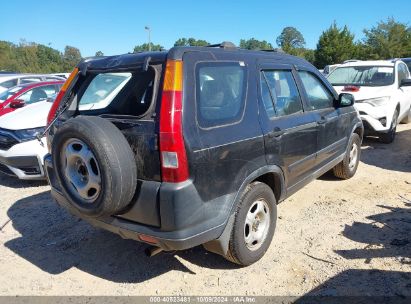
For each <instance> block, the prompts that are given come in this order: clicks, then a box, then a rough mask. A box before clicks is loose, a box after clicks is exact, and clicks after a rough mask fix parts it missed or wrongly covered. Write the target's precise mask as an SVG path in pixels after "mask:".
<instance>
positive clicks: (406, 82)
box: [400, 79, 411, 87]
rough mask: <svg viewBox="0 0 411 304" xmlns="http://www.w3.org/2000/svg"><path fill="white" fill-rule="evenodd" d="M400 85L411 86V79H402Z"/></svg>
mask: <svg viewBox="0 0 411 304" xmlns="http://www.w3.org/2000/svg"><path fill="white" fill-rule="evenodd" d="M400 87H411V79H403V80H402V81H401V83H400Z"/></svg>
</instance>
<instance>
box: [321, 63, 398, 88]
mask: <svg viewBox="0 0 411 304" xmlns="http://www.w3.org/2000/svg"><path fill="white" fill-rule="evenodd" d="M327 79H328V81H329V82H331V84H332V85H336V86H343V85H359V86H385V85H391V84H393V83H394V68H393V67H389V66H387V67H385V66H351V67H340V68H337V69H335V70H334V71H333V72H332V73H331V74H330V75H329V76H328V77H327Z"/></svg>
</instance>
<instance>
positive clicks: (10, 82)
mask: <svg viewBox="0 0 411 304" xmlns="http://www.w3.org/2000/svg"><path fill="white" fill-rule="evenodd" d="M15 85H17V79H11V80H6V81H3V82H0V86H1V87H3V88H6V89H9V88H11V87H14V86H15Z"/></svg>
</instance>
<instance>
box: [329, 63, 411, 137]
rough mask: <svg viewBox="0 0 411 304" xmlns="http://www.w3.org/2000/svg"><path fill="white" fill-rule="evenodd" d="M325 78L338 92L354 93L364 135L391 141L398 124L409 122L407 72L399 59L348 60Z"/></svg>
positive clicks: (410, 86)
mask: <svg viewBox="0 0 411 304" xmlns="http://www.w3.org/2000/svg"><path fill="white" fill-rule="evenodd" d="M327 78H328V80H329V81H330V82H331V84H332V85H333V86H334V88H335V90H336V91H337V92H338V93H351V94H353V95H354V97H355V108H356V109H357V111H358V112H359V114H360V116H361V119H362V121H363V123H364V128H365V135H377V136H379V137H380V139H381V140H382V141H383V142H385V143H391V142H392V141H393V140H394V138H395V133H396V128H397V124H398V123H399V122H401V121H402V122H405V123H408V122H411V79H410V72H409V70H408V67H407V65H406V64H405V63H404V62H402V61H401V60H392V61H389V60H385V61H356V62H349V63H345V64H342V65H340V66H339V67H337V68H336V69H335V70H334V71H333V72H332V73H331V74H330V75H329V76H328V77H327Z"/></svg>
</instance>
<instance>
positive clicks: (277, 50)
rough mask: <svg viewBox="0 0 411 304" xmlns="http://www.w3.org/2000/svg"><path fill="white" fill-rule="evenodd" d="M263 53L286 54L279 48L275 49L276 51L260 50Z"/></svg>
mask: <svg viewBox="0 0 411 304" xmlns="http://www.w3.org/2000/svg"><path fill="white" fill-rule="evenodd" d="M259 51H262V52H273V53H283V54H285V52H284V51H283V50H282V49H279V48H275V49H264V50H259Z"/></svg>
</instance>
